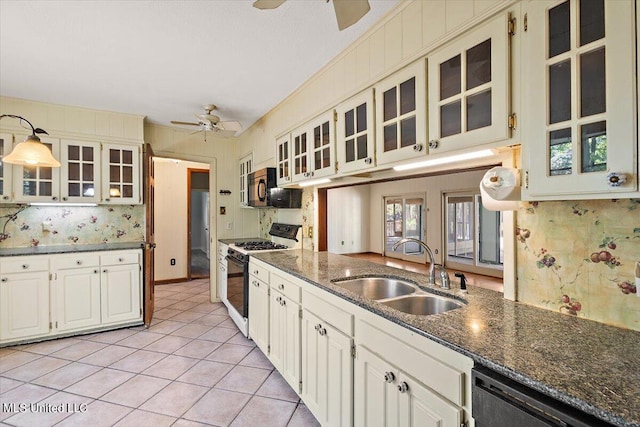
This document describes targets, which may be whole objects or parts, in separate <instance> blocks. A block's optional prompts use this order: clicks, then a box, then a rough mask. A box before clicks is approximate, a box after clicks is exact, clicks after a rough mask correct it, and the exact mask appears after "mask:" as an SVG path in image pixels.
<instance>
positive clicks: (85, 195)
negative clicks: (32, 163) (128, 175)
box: [60, 140, 101, 203]
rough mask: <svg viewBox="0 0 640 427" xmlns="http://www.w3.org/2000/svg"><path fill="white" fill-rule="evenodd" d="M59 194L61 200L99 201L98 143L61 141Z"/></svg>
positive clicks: (77, 201) (76, 201) (75, 201)
mask: <svg viewBox="0 0 640 427" xmlns="http://www.w3.org/2000/svg"><path fill="white" fill-rule="evenodd" d="M60 154H61V157H60V163H61V165H62V166H61V171H60V172H61V177H60V182H61V183H60V195H61V199H62V201H63V202H72V203H99V202H100V198H101V191H100V166H101V165H100V144H99V143H97V142H81V141H64V140H63V141H62V142H61V146H60Z"/></svg>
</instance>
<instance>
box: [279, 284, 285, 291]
mask: <svg viewBox="0 0 640 427" xmlns="http://www.w3.org/2000/svg"><path fill="white" fill-rule="evenodd" d="M278 289H280V290H281V291H284V285H283V284H282V283H280V284H279V285H278Z"/></svg>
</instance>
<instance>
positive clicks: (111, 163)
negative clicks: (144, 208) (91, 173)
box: [102, 144, 142, 204]
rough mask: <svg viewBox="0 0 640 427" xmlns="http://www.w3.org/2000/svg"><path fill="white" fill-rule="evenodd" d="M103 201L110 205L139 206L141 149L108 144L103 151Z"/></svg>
mask: <svg viewBox="0 0 640 427" xmlns="http://www.w3.org/2000/svg"><path fill="white" fill-rule="evenodd" d="M102 200H103V201H104V202H105V203H108V204H138V203H141V202H142V199H141V197H140V147H137V146H131V145H114V144H106V145H104V147H103V151H102Z"/></svg>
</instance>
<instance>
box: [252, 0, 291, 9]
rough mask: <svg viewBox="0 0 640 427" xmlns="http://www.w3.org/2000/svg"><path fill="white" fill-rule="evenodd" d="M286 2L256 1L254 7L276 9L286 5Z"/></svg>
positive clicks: (282, 0) (274, 0) (275, 0)
mask: <svg viewBox="0 0 640 427" xmlns="http://www.w3.org/2000/svg"><path fill="white" fill-rule="evenodd" d="M284 2H285V0H256V1H254V2H253V7H255V8H256V9H263V10H264V9H275V8H276V7H278V6H280V5H281V4H282V3H284Z"/></svg>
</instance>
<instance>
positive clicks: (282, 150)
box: [276, 133, 292, 187]
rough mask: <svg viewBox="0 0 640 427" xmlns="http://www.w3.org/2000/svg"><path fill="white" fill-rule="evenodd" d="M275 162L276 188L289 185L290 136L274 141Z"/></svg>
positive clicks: (290, 167)
mask: <svg viewBox="0 0 640 427" xmlns="http://www.w3.org/2000/svg"><path fill="white" fill-rule="evenodd" d="M276 161H277V162H278V164H277V168H278V169H277V173H278V176H277V177H276V178H277V182H278V187H281V186H284V185H286V184H290V183H291V171H292V166H291V134H290V133H287V134H285V135H282V136H280V137H279V138H277V139H276Z"/></svg>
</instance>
